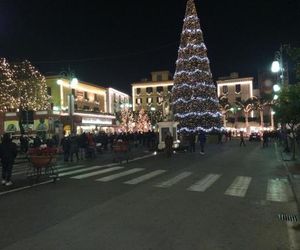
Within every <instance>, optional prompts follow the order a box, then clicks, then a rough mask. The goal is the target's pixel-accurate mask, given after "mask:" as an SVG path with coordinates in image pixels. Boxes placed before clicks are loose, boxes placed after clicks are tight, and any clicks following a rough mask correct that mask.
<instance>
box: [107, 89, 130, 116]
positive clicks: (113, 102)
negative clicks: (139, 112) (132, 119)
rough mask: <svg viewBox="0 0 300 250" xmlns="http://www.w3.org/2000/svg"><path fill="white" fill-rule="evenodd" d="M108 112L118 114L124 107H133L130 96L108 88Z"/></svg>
mask: <svg viewBox="0 0 300 250" xmlns="http://www.w3.org/2000/svg"><path fill="white" fill-rule="evenodd" d="M106 93H107V94H106V105H107V112H108V113H110V114H116V113H117V112H119V111H121V110H122V108H124V107H129V106H131V100H130V96H129V95H127V94H126V93H123V92H121V91H119V90H116V89H113V88H108V89H107V91H106Z"/></svg>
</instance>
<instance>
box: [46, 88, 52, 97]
mask: <svg viewBox="0 0 300 250" xmlns="http://www.w3.org/2000/svg"><path fill="white" fill-rule="evenodd" d="M47 94H48V95H49V96H52V91H51V87H47Z"/></svg>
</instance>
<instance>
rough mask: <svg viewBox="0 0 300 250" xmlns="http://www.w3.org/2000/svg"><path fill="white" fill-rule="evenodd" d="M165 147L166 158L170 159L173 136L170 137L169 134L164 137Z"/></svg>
mask: <svg viewBox="0 0 300 250" xmlns="http://www.w3.org/2000/svg"><path fill="white" fill-rule="evenodd" d="M165 145H166V147H165V150H166V154H167V157H171V156H172V149H173V136H172V135H171V133H170V132H169V133H168V134H167V135H166V137H165Z"/></svg>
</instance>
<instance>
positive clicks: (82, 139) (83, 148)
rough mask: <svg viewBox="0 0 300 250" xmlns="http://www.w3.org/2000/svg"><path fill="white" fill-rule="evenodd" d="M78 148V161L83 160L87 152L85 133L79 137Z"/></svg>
mask: <svg viewBox="0 0 300 250" xmlns="http://www.w3.org/2000/svg"><path fill="white" fill-rule="evenodd" d="M78 146H79V154H80V159H81V160H83V159H84V158H85V157H86V155H85V152H86V151H87V146H88V141H87V137H86V134H85V132H84V133H82V134H81V135H80V136H79V138H78Z"/></svg>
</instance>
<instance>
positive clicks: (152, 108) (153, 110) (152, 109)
mask: <svg viewBox="0 0 300 250" xmlns="http://www.w3.org/2000/svg"><path fill="white" fill-rule="evenodd" d="M150 110H151V112H150V114H151V126H152V128H153V127H155V126H153V112H155V110H156V108H155V107H151V108H150Z"/></svg>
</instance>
